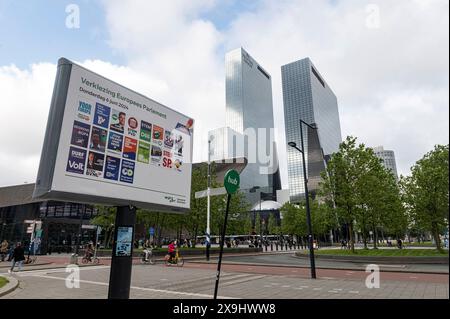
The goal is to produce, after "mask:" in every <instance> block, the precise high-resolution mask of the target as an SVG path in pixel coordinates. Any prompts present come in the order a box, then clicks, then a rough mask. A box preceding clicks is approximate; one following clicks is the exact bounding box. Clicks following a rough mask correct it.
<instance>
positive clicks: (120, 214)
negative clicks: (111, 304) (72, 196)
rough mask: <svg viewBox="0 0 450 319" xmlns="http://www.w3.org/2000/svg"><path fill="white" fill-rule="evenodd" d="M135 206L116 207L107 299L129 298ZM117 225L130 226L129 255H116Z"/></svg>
mask: <svg viewBox="0 0 450 319" xmlns="http://www.w3.org/2000/svg"><path fill="white" fill-rule="evenodd" d="M135 222H136V208H135V207H132V206H121V207H117V214H116V222H115V225H114V244H113V250H112V259H111V270H110V274H109V289H108V299H129V298H130V284H131V266H132V262H133V242H134V224H135ZM119 227H132V231H133V235H132V237H131V252H130V256H117V253H116V252H117V234H118V229H119Z"/></svg>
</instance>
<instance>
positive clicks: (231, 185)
mask: <svg viewBox="0 0 450 319" xmlns="http://www.w3.org/2000/svg"><path fill="white" fill-rule="evenodd" d="M239 184H240V177H239V173H238V172H236V171H235V170H229V171H228V172H227V173H226V174H225V177H224V179H223V185H224V186H225V189H226V190H227V193H228V196H227V208H226V210H225V219H224V222H223V229H222V236H221V240H220V253H219V262H218V264H217V274H216V286H215V288H214V299H217V291H218V290H219V280H220V267H221V266H222V255H223V246H224V244H225V234H226V231H227V220H228V210H229V208H230V200H231V194H234V193H236V192H237V190H238V189H239Z"/></svg>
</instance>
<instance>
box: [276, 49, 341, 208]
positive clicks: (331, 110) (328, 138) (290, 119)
mask: <svg viewBox="0 0 450 319" xmlns="http://www.w3.org/2000/svg"><path fill="white" fill-rule="evenodd" d="M281 76H282V86H283V103H284V122H285V130H286V142H295V143H296V144H297V145H298V147H299V148H300V146H301V140H300V120H303V121H304V122H306V123H308V124H314V125H315V127H316V128H317V129H316V130H313V129H310V128H308V127H307V126H305V125H303V141H304V148H305V150H304V151H305V161H306V163H305V164H306V168H307V178H308V189H310V190H311V191H312V192H314V190H315V189H317V187H318V183H319V180H320V172H321V171H323V170H324V169H325V165H326V160H327V159H328V158H329V156H330V155H331V154H332V153H334V152H337V151H338V149H339V144H340V143H341V141H342V136H341V126H340V122H339V111H338V103H337V98H336V95H335V94H334V93H333V91H332V90H331V88H330V87H329V86H328V84H327V83H326V82H325V80H324V79H323V77H322V76H321V75H320V73H319V72H318V71H317V69H316V68H315V66H314V65H313V63H312V62H311V60H310V59H309V58H305V59H302V60H299V61H296V62H292V63H289V64H286V65H283V66H282V67H281ZM287 161H288V179H289V195H290V199H291V201H298V200H300V199H302V198H304V193H305V188H304V180H303V163H302V154H301V153H300V152H299V151H298V150H296V149H294V148H292V147H289V146H287Z"/></svg>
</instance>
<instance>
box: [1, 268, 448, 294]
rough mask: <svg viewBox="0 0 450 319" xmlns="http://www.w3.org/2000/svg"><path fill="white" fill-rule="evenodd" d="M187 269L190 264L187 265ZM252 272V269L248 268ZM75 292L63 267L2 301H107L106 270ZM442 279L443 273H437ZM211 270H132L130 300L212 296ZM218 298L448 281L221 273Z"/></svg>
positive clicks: (28, 280) (90, 272)
mask: <svg viewBox="0 0 450 319" xmlns="http://www.w3.org/2000/svg"><path fill="white" fill-rule="evenodd" d="M186 265H187V266H188V265H189V263H187V264H186ZM253 270H255V269H253ZM80 273H81V275H80V279H81V282H80V288H79V289H76V288H73V289H68V288H66V287H65V277H66V275H67V273H65V270H64V269H53V270H37V271H29V272H23V273H20V274H15V275H14V276H16V278H18V279H19V280H20V285H19V288H18V289H17V290H16V291H14V292H13V293H11V294H9V295H7V296H4V297H3V298H50V299H52V298H57V299H60V298H64V299H71V298H75V299H78V298H106V297H107V290H108V280H109V267H108V266H98V267H84V268H80ZM441 276H442V275H441ZM214 283H215V270H214V269H204V268H203V269H198V268H195V267H194V268H191V267H189V266H188V267H183V268H178V267H165V266H162V265H153V266H152V265H135V266H133V275H132V284H131V285H132V289H131V298H151V299H158V298H170V299H177V298H179V299H186V298H212V295H213V292H214ZM219 296H221V297H222V298H244V299H246V298H247V299H249V298H258V299H265V298H275V299H276V298H282V299H292V298H293V299H297V298H298V299H308V298H311V299H316V298H323V299H329V298H331V299H342V298H345V299H348V298H352V299H354V298H356V299H363V298H369V299H378V298H387V299H391V298H401V299H403V298H408V299H409V298H431V299H434V298H445V299H448V298H449V288H448V276H447V282H423V281H417V280H413V279H411V280H410V281H406V280H403V281H401V280H383V279H382V280H381V287H380V288H379V289H375V288H374V289H368V288H366V287H365V278H355V277H352V278H323V277H322V278H319V279H316V280H312V279H308V278H305V276H304V275H303V274H295V273H290V274H285V275H273V274H269V273H258V272H255V271H254V272H251V271H250V270H248V271H247V272H237V271H230V270H227V269H224V271H223V272H222V275H221V280H220V287H219Z"/></svg>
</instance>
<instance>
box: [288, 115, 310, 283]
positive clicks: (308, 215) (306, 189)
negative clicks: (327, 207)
mask: <svg viewBox="0 0 450 319" xmlns="http://www.w3.org/2000/svg"><path fill="white" fill-rule="evenodd" d="M302 124H305V125H306V126H308V127H309V128H311V129H314V130H315V129H316V128H315V127H313V126H311V125H309V124H308V123H306V122H304V121H302V120H300V140H301V145H302V149H299V148H298V147H297V144H295V142H289V143H288V145H289V146H291V147H293V148H295V149H296V150H297V151H299V152H300V153H302V162H303V165H302V166H303V181H304V183H305V197H306V220H307V223H308V242H309V260H310V264H311V278H313V279H315V278H316V264H315V261H314V247H313V237H312V226H311V212H310V210H309V193H308V179H307V178H306V162H305V152H304V150H305V146H304V143H303V127H302Z"/></svg>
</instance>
